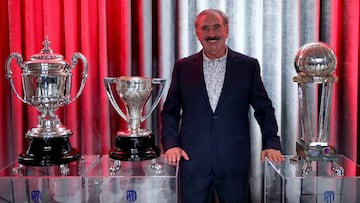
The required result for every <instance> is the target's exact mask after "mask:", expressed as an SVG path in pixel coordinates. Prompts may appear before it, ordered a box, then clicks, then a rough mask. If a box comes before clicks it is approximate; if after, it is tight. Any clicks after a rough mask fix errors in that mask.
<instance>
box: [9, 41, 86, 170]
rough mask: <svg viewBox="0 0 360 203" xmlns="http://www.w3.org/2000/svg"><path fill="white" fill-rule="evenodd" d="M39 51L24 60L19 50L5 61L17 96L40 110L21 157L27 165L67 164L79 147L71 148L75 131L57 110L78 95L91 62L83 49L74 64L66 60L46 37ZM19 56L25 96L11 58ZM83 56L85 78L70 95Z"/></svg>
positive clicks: (20, 161)
mask: <svg viewBox="0 0 360 203" xmlns="http://www.w3.org/2000/svg"><path fill="white" fill-rule="evenodd" d="M43 45H44V47H43V49H42V50H41V52H40V53H39V54H36V55H33V56H31V57H30V61H26V62H23V58H22V56H21V55H20V54H18V53H11V54H10V56H9V57H8V59H7V61H6V77H7V79H8V80H9V83H10V86H11V88H12V90H13V91H14V93H15V94H16V96H17V97H18V98H19V99H20V100H21V101H22V102H23V103H25V104H28V105H31V106H34V107H35V108H36V109H37V110H38V111H39V112H40V115H39V116H38V124H37V126H36V127H34V128H32V129H31V130H29V131H28V132H27V133H26V136H25V137H26V139H27V140H28V143H29V145H28V148H27V150H26V152H23V153H21V154H20V155H19V156H18V161H19V163H20V164H22V165H27V166H52V165H61V166H63V165H64V164H65V165H66V164H68V163H70V162H73V161H77V160H79V159H80V156H81V155H80V151H79V150H78V149H75V148H72V147H71V145H70V142H69V137H70V136H71V135H72V131H71V130H70V129H67V128H66V127H64V126H63V125H62V124H61V121H60V119H59V118H58V116H57V115H56V114H55V111H56V110H57V109H58V108H60V107H62V106H64V105H67V104H70V103H71V102H73V101H74V100H75V99H77V98H78V97H79V96H80V94H81V93H82V91H83V89H84V86H85V81H86V79H87V72H88V63H87V61H86V59H85V57H84V56H83V55H82V54H81V53H75V54H74V55H73V56H72V64H69V63H67V62H65V61H63V56H62V55H58V54H54V53H53V51H52V50H51V49H50V47H49V46H50V41H49V40H48V38H47V37H45V40H44V41H43ZM14 58H15V59H16V63H17V65H18V66H20V67H21V68H22V77H21V78H22V89H23V94H22V96H21V95H20V94H19V93H18V91H17V90H16V88H15V85H14V81H13V78H12V71H11V61H12V60H13V59H14ZM78 59H80V60H81V61H82V63H83V72H82V81H81V85H80V87H79V90H78V92H77V94H76V95H75V96H74V97H73V98H71V97H72V96H71V94H70V88H71V76H72V74H71V69H73V68H75V67H76V64H77V62H78Z"/></svg>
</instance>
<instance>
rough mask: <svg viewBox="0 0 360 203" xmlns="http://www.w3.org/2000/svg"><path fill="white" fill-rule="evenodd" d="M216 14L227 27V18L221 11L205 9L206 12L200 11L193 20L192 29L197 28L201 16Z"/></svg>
mask: <svg viewBox="0 0 360 203" xmlns="http://www.w3.org/2000/svg"><path fill="white" fill-rule="evenodd" d="M209 13H211V14H218V15H220V16H221V18H222V20H223V22H224V24H225V25H228V24H229V17H228V16H227V15H226V14H225V13H224V12H223V11H221V10H219V9H215V8H209V9H206V10H203V11H201V12H200V13H199V14H198V15H197V16H196V17H195V20H194V27H195V28H197V26H198V25H199V19H200V17H201V16H203V15H206V14H209Z"/></svg>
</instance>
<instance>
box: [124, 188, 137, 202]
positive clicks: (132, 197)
mask: <svg viewBox="0 0 360 203" xmlns="http://www.w3.org/2000/svg"><path fill="white" fill-rule="evenodd" d="M136 198H137V197H136V191H135V190H128V191H126V200H127V201H128V202H135V201H136Z"/></svg>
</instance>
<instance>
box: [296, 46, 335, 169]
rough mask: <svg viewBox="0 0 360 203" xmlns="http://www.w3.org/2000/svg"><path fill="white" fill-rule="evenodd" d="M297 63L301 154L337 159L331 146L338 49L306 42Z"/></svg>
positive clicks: (298, 143)
mask: <svg viewBox="0 0 360 203" xmlns="http://www.w3.org/2000/svg"><path fill="white" fill-rule="evenodd" d="M294 64H295V69H296V72H297V73H298V75H297V76H295V77H294V78H293V80H294V82H297V83H298V97H299V98H298V99H299V116H300V127H301V132H300V135H299V138H298V141H297V152H298V155H299V156H300V157H302V158H305V159H306V160H308V161H316V160H329V161H335V160H336V159H337V158H336V156H334V154H335V151H334V149H333V148H332V146H329V119H330V110H331V98H332V89H333V84H334V82H336V81H337V77H336V76H334V75H333V73H334V71H335V68H336V56H335V53H334V51H333V50H332V49H331V48H330V47H329V46H328V45H327V44H325V43H322V42H316V43H309V44H305V45H303V46H302V47H301V48H300V49H299V50H298V52H297V54H296V57H295V61H294ZM318 94H319V95H320V97H318ZM305 171H306V170H305Z"/></svg>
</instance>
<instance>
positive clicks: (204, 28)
mask: <svg viewBox="0 0 360 203" xmlns="http://www.w3.org/2000/svg"><path fill="white" fill-rule="evenodd" d="M201 30H202V31H205V32H207V31H209V27H202V28H201Z"/></svg>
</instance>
